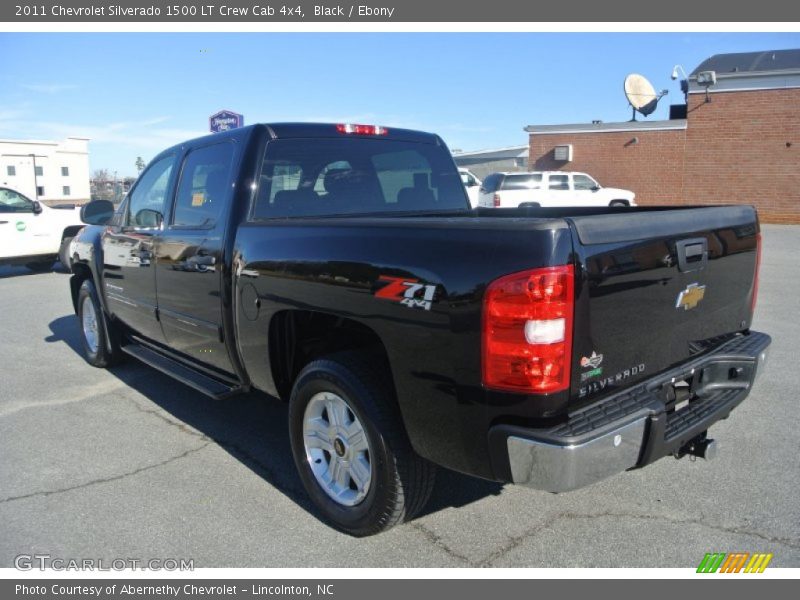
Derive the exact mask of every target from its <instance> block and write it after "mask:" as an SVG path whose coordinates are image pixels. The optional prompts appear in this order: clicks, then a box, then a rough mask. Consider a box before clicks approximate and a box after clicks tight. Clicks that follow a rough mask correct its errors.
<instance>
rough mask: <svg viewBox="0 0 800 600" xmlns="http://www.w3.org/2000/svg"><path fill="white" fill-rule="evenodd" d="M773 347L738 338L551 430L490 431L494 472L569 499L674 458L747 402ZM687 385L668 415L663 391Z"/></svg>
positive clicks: (754, 336) (758, 338) (759, 339)
mask: <svg viewBox="0 0 800 600" xmlns="http://www.w3.org/2000/svg"><path fill="white" fill-rule="evenodd" d="M771 341H772V340H771V339H770V337H769V336H768V335H766V334H763V333H757V332H751V333H750V334H748V335H742V336H737V337H735V338H733V339H732V340H730V341H728V342H727V343H725V344H723V345H721V346H720V347H719V348H717V349H716V350H714V351H712V352H711V353H709V354H705V355H703V356H701V357H698V358H696V359H693V360H691V361H689V362H687V363H685V364H683V365H681V366H680V367H677V368H675V369H671V370H669V371H667V372H664V373H661V374H659V375H657V376H655V377H653V378H651V379H649V380H647V381H644V382H641V383H639V384H637V385H636V386H635V387H633V388H628V389H626V390H624V391H621V392H618V393H616V394H613V395H611V396H607V397H606V398H603V399H602V400H600V401H598V402H596V403H595V404H592V405H589V406H587V407H585V408H582V409H580V410H578V411H576V412H574V413H572V414H570V415H569V416H568V418H567V420H566V422H563V423H561V424H559V425H557V426H555V427H553V428H550V429H530V428H524V427H518V426H514V425H497V426H495V427H493V428H492V429H491V430H490V431H489V447H490V449H491V455H492V466H493V468H494V471H495V473H497V474H498V475H500V477H499V478H500V479H506V480H510V481H512V482H514V483H517V484H522V485H526V486H528V487H532V488H536V489H540V490H546V491H549V492H566V491H569V490H574V489H577V488H580V487H584V486H586V485H589V484H592V483H594V482H596V481H599V480H601V479H605V478H606V477H609V476H611V475H613V474H615V473H619V472H621V471H625V470H627V469H631V468H634V467H643V466H645V465H647V464H650V463H651V462H653V461H655V460H658V459H659V458H661V457H663V456H666V455H668V454H673V453H675V452H678V451H679V450H680V449H681V448H683V447H684V446H686V444H687V443H689V442H690V441H692V440H693V439H695V438H697V437H698V436H700V435H702V434H703V433H704V432H705V431H706V430H707V429H708V428H709V427H710V426H711V425H713V424H714V423H716V422H717V421H719V420H720V419H724V418H726V417H727V416H728V415H729V414H730V412H731V411H732V410H733V409H734V408H735V407H736V406H738V405H739V404H740V403H741V402H742V401H743V400H744V399H745V398H746V397H747V395H748V394H749V393H750V390H751V388H752V386H753V384H754V382H755V380H756V379H757V378H758V376H759V375H760V374H761V372H762V371H763V368H764V364H765V363H766V360H767V354H768V349H769V345H770V343H771ZM690 379H691V380H692V381H693V384H692V385H693V390H694V392H695V396H694V397H693V399H692V400H691V402H689V404H688V405H686V406H684V407H682V408H681V409H679V410H673V409H672V408H668V401H667V399H666V398H667V396H666V390H667V389H668V388H670V387H671V384H673V383H675V382H676V381H682V380H690Z"/></svg>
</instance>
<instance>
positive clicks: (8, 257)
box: [0, 187, 84, 271]
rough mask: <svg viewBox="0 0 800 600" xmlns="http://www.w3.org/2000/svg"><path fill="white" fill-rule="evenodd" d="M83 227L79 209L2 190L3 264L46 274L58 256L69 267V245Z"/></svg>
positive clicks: (0, 257)
mask: <svg viewBox="0 0 800 600" xmlns="http://www.w3.org/2000/svg"><path fill="white" fill-rule="evenodd" d="M83 226H84V224H83V223H82V222H81V219H80V207H74V206H65V207H64V208H53V207H50V206H46V205H44V204H42V203H40V202H37V201H35V200H31V199H30V198H28V197H27V196H24V195H23V194H20V193H19V192H17V191H15V190H12V189H9V188H5V187H0V265H25V266H27V267H28V268H29V269H32V270H34V271H43V270H47V269H49V268H50V267H51V266H52V265H53V262H55V259H56V257H58V258H59V260H61V262H62V264H63V265H64V266H65V267H66V268H69V264H68V262H69V257H68V256H67V254H68V253H69V243H70V241H72V238H73V237H74V236H75V234H76V233H77V232H78V231H79V230H80V229H81V228H82V227H83Z"/></svg>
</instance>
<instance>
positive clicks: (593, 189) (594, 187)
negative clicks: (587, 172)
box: [592, 185, 600, 192]
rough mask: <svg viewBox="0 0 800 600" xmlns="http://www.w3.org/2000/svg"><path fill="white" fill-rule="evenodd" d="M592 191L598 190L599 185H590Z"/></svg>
mask: <svg viewBox="0 0 800 600" xmlns="http://www.w3.org/2000/svg"><path fill="white" fill-rule="evenodd" d="M592 191H593V192H598V191H600V186H599V185H593V186H592Z"/></svg>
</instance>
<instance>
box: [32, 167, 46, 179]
mask: <svg viewBox="0 0 800 600" xmlns="http://www.w3.org/2000/svg"><path fill="white" fill-rule="evenodd" d="M33 171H34V173H36V176H37V177H42V176H43V175H44V167H39V166H36V167H34V168H33Z"/></svg>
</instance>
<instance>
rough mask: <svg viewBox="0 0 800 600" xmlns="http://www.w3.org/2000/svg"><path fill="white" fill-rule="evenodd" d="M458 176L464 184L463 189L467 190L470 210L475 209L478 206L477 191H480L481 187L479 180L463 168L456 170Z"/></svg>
mask: <svg viewBox="0 0 800 600" xmlns="http://www.w3.org/2000/svg"><path fill="white" fill-rule="evenodd" d="M458 174H459V175H461V183H463V184H464V188H465V189H466V190H467V197H468V198H469V204H470V206H472V208H475V207H476V206H478V197H479V191H478V190H480V187H481V180H480V179H478V178H477V177H476V176H475V173H473V172H471V171H470V170H469V169H465V168H463V167H459V168H458Z"/></svg>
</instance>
